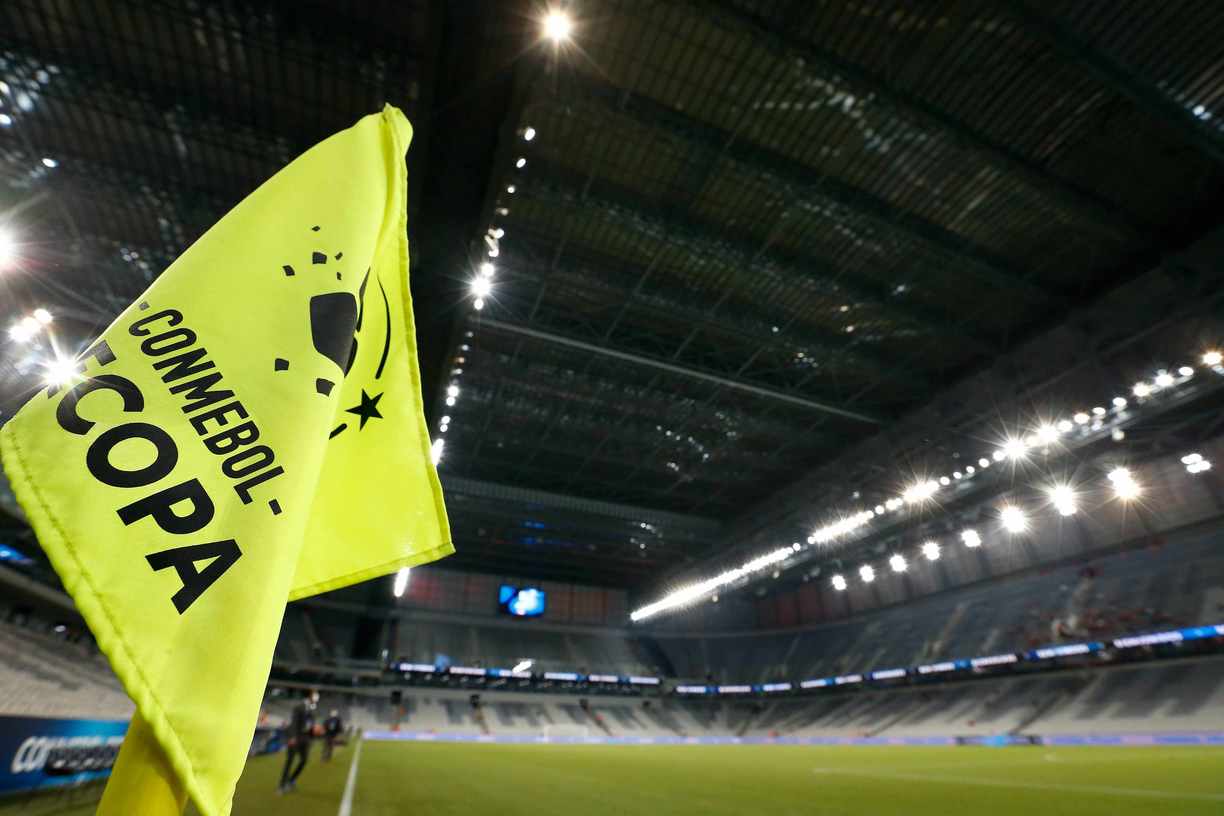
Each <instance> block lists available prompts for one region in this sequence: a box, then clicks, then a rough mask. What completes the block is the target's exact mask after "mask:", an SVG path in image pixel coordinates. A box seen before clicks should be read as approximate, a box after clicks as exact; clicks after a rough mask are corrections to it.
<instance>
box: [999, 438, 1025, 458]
mask: <svg viewBox="0 0 1224 816" xmlns="http://www.w3.org/2000/svg"><path fill="white" fill-rule="evenodd" d="M1028 448H1029V446H1028V443H1027V442H1025V441H1024V440H1023V439H1018V438H1015V437H1008V438H1007V440H1006V441H1005V442H1004V443H1003V447H1001V448H999V450H997V451H995V460H996V461H1001V460H1002V459H1003V458H1004V457H1006V458H1008V459H1010V460H1012V461H1013V462H1017V461H1019V460H1021V459H1023V458H1025V457H1026V456H1028ZM999 454H1002V456H1000V455H999Z"/></svg>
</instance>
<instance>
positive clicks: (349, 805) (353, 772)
mask: <svg viewBox="0 0 1224 816" xmlns="http://www.w3.org/2000/svg"><path fill="white" fill-rule="evenodd" d="M360 759H361V737H358V738H357V750H356V751H354V752H353V761H352V762H350V763H349V772H348V781H347V782H345V783H344V798H343V799H341V800H340V810H338V811H337V812H336V816H353V791H355V790H357V761H358V760H360Z"/></svg>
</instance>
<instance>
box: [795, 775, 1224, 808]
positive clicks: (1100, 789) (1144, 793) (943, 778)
mask: <svg viewBox="0 0 1224 816" xmlns="http://www.w3.org/2000/svg"><path fill="white" fill-rule="evenodd" d="M812 772H813V773H820V774H829V775H831V776H863V777H869V778H876V779H900V780H904V781H907V782H946V783H952V784H956V785H978V786H981V787H988V788H1022V789H1027V790H1054V791H1068V792H1071V793H1096V794H1104V795H1106V796H1137V797H1141V798H1146V799H1194V800H1197V801H1205V802H1224V793H1180V792H1177V791H1161V790H1148V789H1146V788H1115V787H1112V786H1110V785H1064V784H1059V783H1056V782H1017V781H1013V780H1009V779H981V778H978V777H972V776H947V775H942V774H911V773H890V772H887V771H850V770H840V769H835V768H813V769H812Z"/></svg>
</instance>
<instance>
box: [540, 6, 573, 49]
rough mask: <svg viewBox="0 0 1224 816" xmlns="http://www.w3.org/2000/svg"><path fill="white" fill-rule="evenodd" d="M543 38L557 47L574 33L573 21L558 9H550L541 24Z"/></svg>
mask: <svg viewBox="0 0 1224 816" xmlns="http://www.w3.org/2000/svg"><path fill="white" fill-rule="evenodd" d="M542 27H543V30H544V36H545V37H547V38H548V39H550V40H552V41H553V42H554V43H556V44H557V45H560V44H561V43H563V42H565V41H566V40H568V39H569V38H570V35H571V34H573V32H574V21H573V20H572V19H570V16H569V15H568V14H566V13H565V12H564V11H561V10H560V9H552V10H550V11H549V12H548V14H547V15H546V16H545V17H544V20H543V22H542Z"/></svg>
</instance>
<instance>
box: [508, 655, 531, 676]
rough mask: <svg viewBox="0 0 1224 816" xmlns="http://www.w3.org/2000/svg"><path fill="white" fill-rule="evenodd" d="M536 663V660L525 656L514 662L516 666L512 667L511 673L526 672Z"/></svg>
mask: <svg viewBox="0 0 1224 816" xmlns="http://www.w3.org/2000/svg"><path fill="white" fill-rule="evenodd" d="M534 665H535V661H534V660H531V659H530V658H526V657H524V658H523V659H522V660H520V661H519V662H517V663H515V664H514V668H513V669H511V670H510V672H511V674H518V673H519V672H525V671H527V670H528V669H530V668H531V667H532V666H534Z"/></svg>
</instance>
